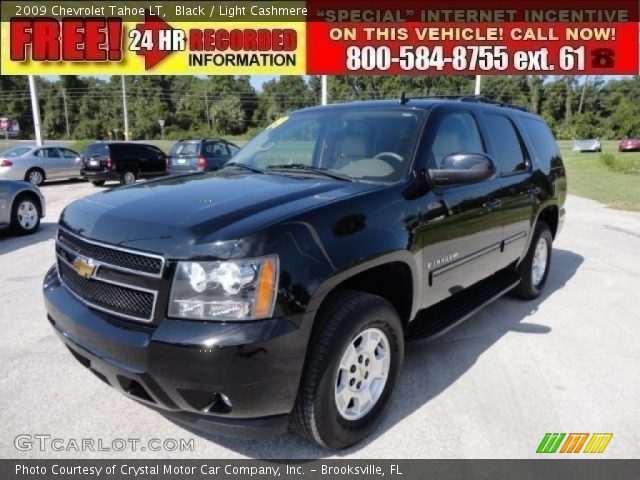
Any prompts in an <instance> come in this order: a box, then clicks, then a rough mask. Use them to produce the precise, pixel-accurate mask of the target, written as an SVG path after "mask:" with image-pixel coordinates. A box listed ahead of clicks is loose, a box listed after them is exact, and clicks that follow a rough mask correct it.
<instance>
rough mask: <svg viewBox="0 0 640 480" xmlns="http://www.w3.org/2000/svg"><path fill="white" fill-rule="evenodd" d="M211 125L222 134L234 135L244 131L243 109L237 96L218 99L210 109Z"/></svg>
mask: <svg viewBox="0 0 640 480" xmlns="http://www.w3.org/2000/svg"><path fill="white" fill-rule="evenodd" d="M210 119H211V125H212V127H213V129H214V130H215V131H216V132H219V133H221V134H222V135H228V134H231V135H234V134H238V133H242V132H244V131H246V125H245V123H246V119H245V111H244V109H243V108H242V101H241V100H240V98H238V97H227V98H224V99H222V100H218V101H217V102H216V103H214V105H213V106H212V107H211V110H210Z"/></svg>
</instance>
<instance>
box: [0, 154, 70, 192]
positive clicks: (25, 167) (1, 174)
mask: <svg viewBox="0 0 640 480" xmlns="http://www.w3.org/2000/svg"><path fill="white" fill-rule="evenodd" d="M81 166H82V157H81V155H80V154H79V153H78V152H76V151H74V150H71V149H69V148H62V147H34V146H20V147H13V148H10V149H8V150H5V151H4V152H0V178H4V179H7V180H26V181H28V182H31V183H33V184H34V185H36V186H39V185H42V183H43V182H45V181H47V180H65V179H69V178H79V177H80V168H81Z"/></svg>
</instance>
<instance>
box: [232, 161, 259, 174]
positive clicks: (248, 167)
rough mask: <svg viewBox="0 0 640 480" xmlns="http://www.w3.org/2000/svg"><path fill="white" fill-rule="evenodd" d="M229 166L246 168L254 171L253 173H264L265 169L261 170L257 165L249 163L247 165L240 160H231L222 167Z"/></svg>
mask: <svg viewBox="0 0 640 480" xmlns="http://www.w3.org/2000/svg"><path fill="white" fill-rule="evenodd" d="M227 167H238V168H244V169H245V170H249V171H250V172H253V173H264V170H261V169H259V168H256V167H250V166H249V165H246V164H244V163H240V162H229V163H225V164H224V165H223V166H222V168H227Z"/></svg>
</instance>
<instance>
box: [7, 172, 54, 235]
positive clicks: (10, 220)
mask: <svg viewBox="0 0 640 480" xmlns="http://www.w3.org/2000/svg"><path fill="white" fill-rule="evenodd" d="M45 210H46V203H45V200H44V196H43V195H42V192H40V189H39V188H38V187H37V186H35V185H33V184H32V183H30V182H25V181H22V180H1V179H0V230H4V229H7V228H10V229H11V230H12V231H13V232H14V233H17V234H18V235H28V234H30V233H35V232H37V231H38V228H40V219H42V218H44V215H45Z"/></svg>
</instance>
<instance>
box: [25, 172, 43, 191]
mask: <svg viewBox="0 0 640 480" xmlns="http://www.w3.org/2000/svg"><path fill="white" fill-rule="evenodd" d="M24 179H25V181H27V182H31V183H33V184H34V185H35V186H37V187H39V186H40V185H42V184H43V182H44V172H43V171H42V170H41V169H39V168H31V169H29V170H28V171H27V173H26V174H25V176H24Z"/></svg>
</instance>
